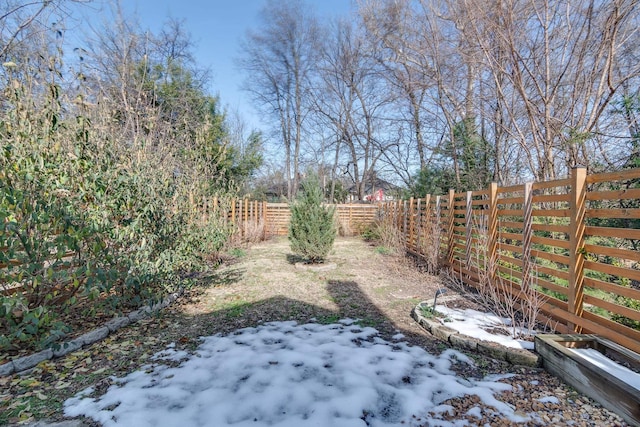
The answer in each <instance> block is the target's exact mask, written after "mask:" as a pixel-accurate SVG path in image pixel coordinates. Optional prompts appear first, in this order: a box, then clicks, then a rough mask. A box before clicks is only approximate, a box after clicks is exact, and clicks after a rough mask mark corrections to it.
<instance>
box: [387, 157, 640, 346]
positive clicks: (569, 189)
mask: <svg viewBox="0 0 640 427" xmlns="http://www.w3.org/2000/svg"><path fill="white" fill-rule="evenodd" d="M636 187H640V169H633V170H627V171H623V172H616V173H605V174H594V175H587V174H586V171H585V169H583V168H576V169H574V170H573V171H572V175H571V177H570V178H567V179H561V180H555V181H549V182H539V183H526V184H522V185H513V186H508V187H498V186H497V185H496V184H492V185H490V186H489V188H487V189H485V190H482V191H469V192H461V193H456V192H454V191H453V190H451V191H450V192H449V194H447V195H441V196H433V195H427V196H426V197H425V198H421V199H410V200H404V201H394V202H388V203H386V204H384V205H383V206H382V211H383V217H384V221H387V222H388V223H390V224H393V225H394V226H396V227H397V228H398V229H399V230H400V231H401V233H402V235H403V237H404V240H405V242H406V246H407V249H408V251H410V252H413V253H415V254H417V255H419V256H422V257H425V258H428V257H430V256H433V255H434V252H437V258H438V260H439V263H440V265H441V266H446V267H449V268H451V269H452V271H453V272H454V274H455V275H456V277H458V278H460V279H461V280H463V281H464V282H465V283H467V284H469V285H471V286H475V287H478V288H479V287H481V286H480V284H481V283H484V282H483V281H486V282H487V283H492V285H493V286H495V284H496V283H498V281H500V282H499V283H501V284H506V285H507V286H502V288H503V289H507V291H508V292H510V293H512V294H513V295H515V296H520V295H522V293H521V290H524V289H531V290H532V291H533V294H534V295H535V296H536V298H540V301H542V304H541V309H540V320H541V321H543V322H551V323H552V325H553V326H555V327H556V329H557V330H558V331H560V332H572V333H573V332H576V333H580V332H583V333H597V334H599V335H602V336H604V337H605V338H608V339H610V340H612V341H614V342H617V343H618V344H620V345H623V346H625V347H627V348H629V349H631V350H633V351H636V352H640V252H638V245H639V244H640V190H639V189H638V188H636ZM521 303H522V304H524V303H525V301H524V300H521ZM523 308H524V307H523Z"/></svg>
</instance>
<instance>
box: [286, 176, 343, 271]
mask: <svg viewBox="0 0 640 427" xmlns="http://www.w3.org/2000/svg"><path fill="white" fill-rule="evenodd" d="M301 187H302V191H301V194H299V196H298V198H297V200H296V201H295V202H294V203H293V204H292V205H291V222H290V223H289V242H290V245H291V250H292V251H293V253H294V254H296V255H300V256H301V257H303V258H304V259H305V260H307V262H309V263H321V262H323V261H324V259H325V258H326V256H327V255H328V254H329V251H330V250H331V248H332V247H333V242H334V240H335V238H336V227H335V223H334V219H333V215H334V212H335V208H331V207H327V206H323V205H322V200H323V195H322V188H320V183H319V182H318V179H317V178H316V177H310V178H307V179H306V180H305V181H304V182H302V184H301Z"/></svg>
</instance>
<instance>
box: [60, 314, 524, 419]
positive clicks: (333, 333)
mask: <svg viewBox="0 0 640 427" xmlns="http://www.w3.org/2000/svg"><path fill="white" fill-rule="evenodd" d="M377 335H378V331H376V330H375V329H373V328H370V327H360V326H358V325H355V324H353V321H351V320H347V321H342V322H340V323H339V324H332V325H320V324H314V323H309V324H305V325H298V324H296V323H295V322H271V323H265V324H263V325H260V326H258V327H255V328H246V329H241V330H239V331H236V332H235V333H232V334H230V335H227V336H222V335H215V336H210V337H205V338H203V339H202V343H201V345H200V346H199V347H198V349H197V351H196V353H195V355H192V356H191V357H189V358H188V359H186V360H183V361H182V363H181V364H180V365H179V366H177V367H169V366H166V365H163V364H161V363H160V362H162V360H163V359H167V358H169V359H170V360H174V357H177V354H178V353H181V352H178V351H175V349H173V348H172V347H169V348H168V349H166V350H164V352H161V353H159V354H158V355H156V360H157V361H158V363H156V364H153V365H148V366H145V367H143V368H142V369H141V370H138V371H135V372H133V373H131V374H129V375H127V376H126V377H124V378H122V379H120V380H119V381H117V383H116V384H114V385H112V386H111V387H110V388H109V389H108V390H107V392H106V394H104V395H102V396H100V397H97V398H94V397H89V396H88V392H85V393H79V394H78V395H76V396H75V397H72V398H70V399H68V400H67V401H66V402H65V404H64V413H65V415H66V416H68V417H77V416H81V415H84V416H87V417H89V418H92V419H94V420H96V421H98V422H100V423H102V424H103V425H104V426H106V427H109V426H134V425H135V426H159V427H162V426H175V425H189V426H216V427H218V426H220V427H223V426H237V427H244V426H260V427H261V426H278V427H288V426H292V427H293V426H302V427H304V426H339V427H343V426H344V427H350V426H354V427H355V426H364V425H365V424H368V425H370V426H373V427H376V426H378V427H383V426H417V425H425V424H424V422H427V424H426V425H429V426H436V425H437V426H462V425H466V424H467V421H466V420H465V418H464V414H460V416H461V417H463V418H461V419H460V420H453V421H445V420H442V419H437V418H438V414H443V413H448V414H450V415H452V416H453V415H455V414H453V408H452V407H451V406H449V405H443V402H445V401H446V400H448V399H450V398H455V397H461V396H466V395H475V396H478V397H479V398H480V400H481V401H482V402H483V403H484V404H485V405H490V406H493V408H495V410H496V411H498V413H499V414H500V415H501V416H502V417H505V418H507V419H509V420H511V421H512V422H525V421H528V420H530V419H531V418H530V417H529V418H528V417H526V416H522V415H518V414H516V413H515V410H514V408H513V407H511V406H510V405H507V404H506V403H504V402H501V401H500V400H499V399H498V397H497V396H498V395H499V394H500V393H501V392H503V391H506V390H511V386H510V385H509V384H506V383H503V382H498V381H495V380H492V379H491V378H504V377H487V378H484V379H482V380H475V379H463V378H458V377H457V376H456V374H455V373H454V372H453V371H452V370H451V369H450V368H451V366H452V365H453V364H455V363H472V361H471V359H469V358H468V357H467V356H465V355H464V354H462V353H460V352H458V351H456V350H453V349H448V350H446V351H445V352H443V353H442V354H441V355H439V356H434V355H431V354H429V353H427V352H426V351H425V350H424V349H422V348H420V347H412V346H410V345H408V344H407V343H406V342H387V341H385V340H383V339H381V338H380V337H378V336H377ZM172 351H173V353H172ZM180 356H181V358H183V357H182V356H183V354H180ZM89 392H91V390H89ZM430 412H431V413H434V414H436V415H435V416H431V415H429V413H430ZM417 418H421V419H422V421H420V422H419V423H418V422H417V421H416V419H417Z"/></svg>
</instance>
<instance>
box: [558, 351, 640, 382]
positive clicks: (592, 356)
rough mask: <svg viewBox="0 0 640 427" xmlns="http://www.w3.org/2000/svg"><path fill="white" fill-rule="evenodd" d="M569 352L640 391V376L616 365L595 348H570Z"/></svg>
mask: <svg viewBox="0 0 640 427" xmlns="http://www.w3.org/2000/svg"><path fill="white" fill-rule="evenodd" d="M568 350H570V351H572V352H574V353H576V354H578V355H580V356H581V357H583V358H584V359H586V360H588V361H589V362H591V363H593V364H594V365H595V366H598V367H599V368H601V369H603V370H604V371H605V372H607V373H608V374H610V375H612V376H614V377H616V378H618V379H619V380H621V381H623V382H625V383H627V384H629V385H630V386H632V387H634V388H635V389H636V390H640V374H638V373H637V372H634V371H632V370H631V369H629V368H627V367H625V366H622V365H620V364H619V363H616V362H615V361H614V360H611V359H609V358H608V357H607V356H605V355H604V354H602V353H600V352H599V351H598V350H596V349H594V348H569V349H568Z"/></svg>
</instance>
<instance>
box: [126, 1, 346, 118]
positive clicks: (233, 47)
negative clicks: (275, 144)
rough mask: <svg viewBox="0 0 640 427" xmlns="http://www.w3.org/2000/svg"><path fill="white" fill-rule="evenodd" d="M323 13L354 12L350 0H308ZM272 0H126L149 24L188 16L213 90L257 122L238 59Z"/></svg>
mask: <svg viewBox="0 0 640 427" xmlns="http://www.w3.org/2000/svg"><path fill="white" fill-rule="evenodd" d="M308 3H309V4H312V5H313V7H314V8H315V9H316V11H317V13H318V15H319V16H332V15H341V16H344V15H348V14H349V11H350V9H351V1H350V0H315V1H311V0H308ZM265 4H266V0H182V1H176V0H122V6H123V8H124V10H125V11H127V12H130V13H135V15H136V16H137V17H138V19H139V21H140V23H141V24H142V26H143V27H147V28H149V29H150V30H152V31H157V30H158V29H159V28H160V27H161V26H162V23H163V22H164V21H166V19H167V18H168V17H172V18H175V19H179V20H182V19H184V21H185V27H186V28H187V30H188V31H189V33H190V34H191V36H192V38H193V40H194V41H195V42H196V44H197V46H196V51H195V56H196V60H197V62H198V64H199V65H200V66H201V67H207V68H210V69H211V72H212V77H213V79H212V82H211V88H210V89H211V92H212V93H213V94H219V95H220V99H221V101H222V104H223V105H225V106H227V107H228V108H229V109H231V110H236V109H237V110H238V111H239V112H240V114H241V115H242V116H243V117H244V118H245V120H246V121H247V122H248V123H249V124H250V125H251V126H253V127H258V126H259V125H260V123H259V120H258V117H257V115H256V112H255V111H254V110H253V109H252V107H251V104H250V102H249V99H248V95H247V94H245V93H244V92H242V91H240V89H239V86H240V84H241V83H242V81H243V79H244V76H243V75H242V74H241V72H240V71H239V70H237V69H236V67H235V65H234V58H235V57H237V56H238V52H239V51H238V43H239V40H240V39H241V37H242V36H243V35H244V34H245V33H246V31H247V30H248V29H250V28H256V26H257V25H258V22H259V20H258V15H259V13H260V10H261V9H262V7H263V6H264V5H265Z"/></svg>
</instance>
